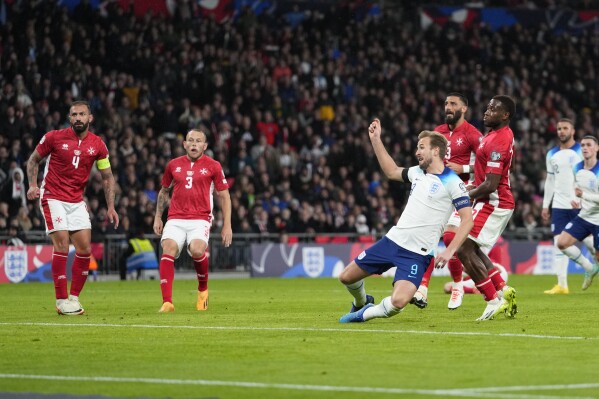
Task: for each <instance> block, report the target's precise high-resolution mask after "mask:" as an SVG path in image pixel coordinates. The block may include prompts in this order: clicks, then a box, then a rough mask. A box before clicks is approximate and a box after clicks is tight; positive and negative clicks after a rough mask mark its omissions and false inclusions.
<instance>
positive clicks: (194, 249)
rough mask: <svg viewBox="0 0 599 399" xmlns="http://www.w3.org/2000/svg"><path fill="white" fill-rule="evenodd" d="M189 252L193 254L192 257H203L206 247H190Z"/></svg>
mask: <svg viewBox="0 0 599 399" xmlns="http://www.w3.org/2000/svg"><path fill="white" fill-rule="evenodd" d="M189 253H190V254H191V257H192V258H194V259H198V258H203V257H204V254H205V253H206V249H205V248H198V247H190V248H189Z"/></svg>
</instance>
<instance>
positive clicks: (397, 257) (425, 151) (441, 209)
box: [339, 119, 472, 323]
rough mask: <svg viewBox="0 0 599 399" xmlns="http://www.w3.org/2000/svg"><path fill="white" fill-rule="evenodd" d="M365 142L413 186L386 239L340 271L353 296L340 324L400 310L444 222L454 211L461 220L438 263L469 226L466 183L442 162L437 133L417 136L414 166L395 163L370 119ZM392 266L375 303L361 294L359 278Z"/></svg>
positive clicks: (443, 145) (386, 167)
mask: <svg viewBox="0 0 599 399" xmlns="http://www.w3.org/2000/svg"><path fill="white" fill-rule="evenodd" d="M368 134H369V136H370V141H371V143H372V146H373V148H374V152H375V154H376V157H377V159H378V161H379V164H380V165H381V169H382V170H383V172H384V173H385V175H386V176H387V177H388V178H389V179H391V180H398V181H404V182H407V181H410V182H411V183H412V190H411V192H410V197H409V198H408V203H407V205H406V207H405V210H404V211H403V213H402V214H401V217H400V218H399V220H398V222H397V224H396V225H395V226H393V227H392V228H391V229H390V230H389V232H388V233H387V235H385V237H383V238H381V239H380V240H379V241H377V242H376V243H375V244H374V245H373V246H371V247H370V248H368V249H367V250H366V251H364V252H362V253H361V254H360V255H358V257H357V258H356V259H354V260H353V261H352V262H351V263H350V264H349V265H348V266H347V267H346V268H345V269H344V270H343V272H341V274H340V275H339V281H341V283H342V284H344V285H345V286H346V287H347V290H348V291H349V292H350V294H351V295H352V296H353V297H354V302H353V304H352V308H351V310H350V313H348V314H346V315H344V316H343V317H341V319H340V322H342V323H349V322H364V321H367V320H370V319H373V318H377V317H390V316H393V315H396V314H397V313H399V312H401V311H402V309H403V308H404V307H405V306H406V305H407V304H408V303H409V302H410V300H411V299H412V297H413V296H414V293H415V292H416V289H417V287H418V285H419V284H420V280H421V279H422V274H423V273H424V271H425V269H426V267H427V266H428V264H429V262H430V260H431V258H432V257H433V256H434V255H435V251H436V249H437V245H438V243H439V239H440V237H441V234H442V233H443V228H444V227H445V223H446V222H447V219H448V218H449V215H450V214H451V213H452V212H453V210H454V209H457V210H458V212H459V214H460V217H461V218H462V222H461V225H460V227H459V228H458V230H457V232H456V236H455V238H454V240H453V241H452V243H451V244H450V245H449V246H448V247H447V248H446V249H445V250H444V251H443V252H442V253H441V254H439V255H438V256H437V258H436V264H437V267H443V266H445V265H446V264H447V262H448V261H449V260H450V259H451V258H452V256H453V255H454V253H455V251H456V250H457V248H458V247H459V245H460V244H461V243H462V242H463V241H464V240H465V239H466V237H467V235H468V232H469V231H470V229H471V228H472V208H471V207H470V200H469V198H468V194H467V192H466V187H465V185H464V183H463V182H462V181H461V180H460V178H459V177H458V176H457V175H456V174H455V172H453V171H452V170H451V169H449V168H448V167H446V166H445V165H444V163H443V158H444V157H445V151H446V150H447V140H446V139H445V137H443V135H441V134H439V133H437V132H431V131H423V132H421V133H420V134H419V135H418V146H417V149H416V158H417V159H418V166H413V167H411V168H409V169H408V168H403V167H399V166H397V164H396V163H395V161H393V159H392V158H391V156H390V155H389V153H388V152H387V150H386V149H385V147H384V145H383V142H382V141H381V124H380V121H379V120H378V119H375V120H374V121H373V122H372V123H371V124H370V127H369V129H368ZM392 267H397V269H396V272H395V277H394V279H393V290H392V292H391V295H390V296H388V297H386V298H384V299H383V300H382V301H381V302H380V303H379V304H378V305H376V306H375V305H373V303H374V298H373V297H372V296H370V295H366V290H365V288H364V278H366V277H368V276H370V275H372V274H382V273H384V272H385V271H387V270H389V269H390V268H392Z"/></svg>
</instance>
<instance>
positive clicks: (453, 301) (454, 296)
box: [447, 287, 464, 310]
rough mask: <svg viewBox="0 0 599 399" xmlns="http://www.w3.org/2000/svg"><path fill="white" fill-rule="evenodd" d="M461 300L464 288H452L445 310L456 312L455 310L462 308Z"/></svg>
mask: <svg viewBox="0 0 599 399" xmlns="http://www.w3.org/2000/svg"><path fill="white" fill-rule="evenodd" d="M462 299H464V288H462V289H459V288H457V287H454V288H452V289H451V298H449V302H448V303H447V309H449V310H456V309H457V308H459V307H460V306H462Z"/></svg>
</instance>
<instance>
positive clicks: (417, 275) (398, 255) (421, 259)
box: [354, 237, 432, 287]
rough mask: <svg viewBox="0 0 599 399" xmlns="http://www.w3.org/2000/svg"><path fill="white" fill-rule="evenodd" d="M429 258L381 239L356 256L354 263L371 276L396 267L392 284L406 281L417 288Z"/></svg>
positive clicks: (386, 239) (385, 238) (384, 238)
mask: <svg viewBox="0 0 599 399" xmlns="http://www.w3.org/2000/svg"><path fill="white" fill-rule="evenodd" d="M431 258H432V256H430V255H420V254H417V253H415V252H412V251H408V250H407V249H404V248H402V247H400V246H399V245H397V244H396V243H394V242H393V241H391V240H390V239H388V238H387V237H383V238H381V239H380V240H379V241H377V242H376V243H375V244H374V245H373V246H372V247H370V248H368V249H367V250H366V251H364V252H362V253H361V254H360V255H358V257H357V258H356V259H354V261H355V262H356V264H357V265H358V266H359V267H360V269H362V270H365V271H367V272H368V273H371V274H383V273H384V272H386V271H387V270H389V269H391V268H392V267H394V266H396V267H397V271H396V272H395V277H394V278H393V283H395V282H396V281H397V280H407V281H409V282H411V283H412V284H414V285H415V286H416V287H418V286H419V285H420V282H421V281H422V276H423V275H424V272H425V271H426V268H427V267H428V264H429V263H430V261H431Z"/></svg>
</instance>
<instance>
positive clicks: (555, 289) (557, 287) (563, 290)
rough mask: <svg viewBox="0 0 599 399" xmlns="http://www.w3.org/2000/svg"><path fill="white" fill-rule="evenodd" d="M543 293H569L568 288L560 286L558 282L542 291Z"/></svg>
mask: <svg viewBox="0 0 599 399" xmlns="http://www.w3.org/2000/svg"><path fill="white" fill-rule="evenodd" d="M543 292H544V293H545V294H549V295H556V294H569V293H570V290H569V289H567V288H564V287H562V286H561V285H559V284H556V285H554V286H553V288H552V289H550V290H545V291H543Z"/></svg>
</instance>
